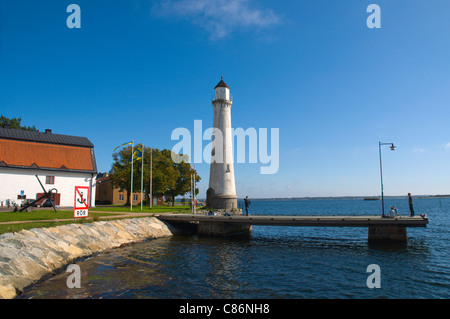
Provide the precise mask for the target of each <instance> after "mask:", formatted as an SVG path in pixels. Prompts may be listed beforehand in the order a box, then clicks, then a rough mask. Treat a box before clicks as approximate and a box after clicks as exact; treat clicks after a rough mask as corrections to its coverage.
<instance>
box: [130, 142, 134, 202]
mask: <svg viewBox="0 0 450 319" xmlns="http://www.w3.org/2000/svg"><path fill="white" fill-rule="evenodd" d="M133 152H134V140H133V141H132V144H131V194H130V211H133V162H134V161H133Z"/></svg>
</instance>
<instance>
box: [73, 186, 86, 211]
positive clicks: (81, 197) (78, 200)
mask: <svg viewBox="0 0 450 319" xmlns="http://www.w3.org/2000/svg"><path fill="white" fill-rule="evenodd" d="M88 200H89V187H87V186H75V199H74V204H73V218H81V217H88V216H89V201H88Z"/></svg>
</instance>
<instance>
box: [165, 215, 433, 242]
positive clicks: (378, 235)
mask: <svg viewBox="0 0 450 319" xmlns="http://www.w3.org/2000/svg"><path fill="white" fill-rule="evenodd" d="M156 217H157V218H159V219H161V220H163V221H166V222H169V223H170V222H176V223H182V222H185V223H195V224H198V234H199V235H207V236H229V235H233V234H243V233H245V232H247V233H249V234H250V233H251V230H252V228H251V226H252V225H263V226H305V227H308V226H309V227H367V228H368V240H369V241H406V240H407V232H406V228H407V227H426V225H427V224H428V218H427V217H426V216H424V217H422V216H415V217H408V216H401V217H396V218H382V217H381V216H319V215H317V216H281V215H270V216H269V215H267V216H263V215H251V216H244V215H231V216H224V215H216V216H209V215H193V214H161V215H158V216H156Z"/></svg>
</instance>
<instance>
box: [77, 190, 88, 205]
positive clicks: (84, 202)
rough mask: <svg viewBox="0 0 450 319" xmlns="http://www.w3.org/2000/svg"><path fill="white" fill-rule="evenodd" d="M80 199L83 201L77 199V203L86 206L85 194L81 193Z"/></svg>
mask: <svg viewBox="0 0 450 319" xmlns="http://www.w3.org/2000/svg"><path fill="white" fill-rule="evenodd" d="M80 197H81V200H80V198H77V202H78V203H80V204H86V198H83V192H80Z"/></svg>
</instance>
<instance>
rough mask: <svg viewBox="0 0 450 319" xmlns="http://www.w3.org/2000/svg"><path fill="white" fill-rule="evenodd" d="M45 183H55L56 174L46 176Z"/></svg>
mask: <svg viewBox="0 0 450 319" xmlns="http://www.w3.org/2000/svg"><path fill="white" fill-rule="evenodd" d="M45 184H55V176H45Z"/></svg>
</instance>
